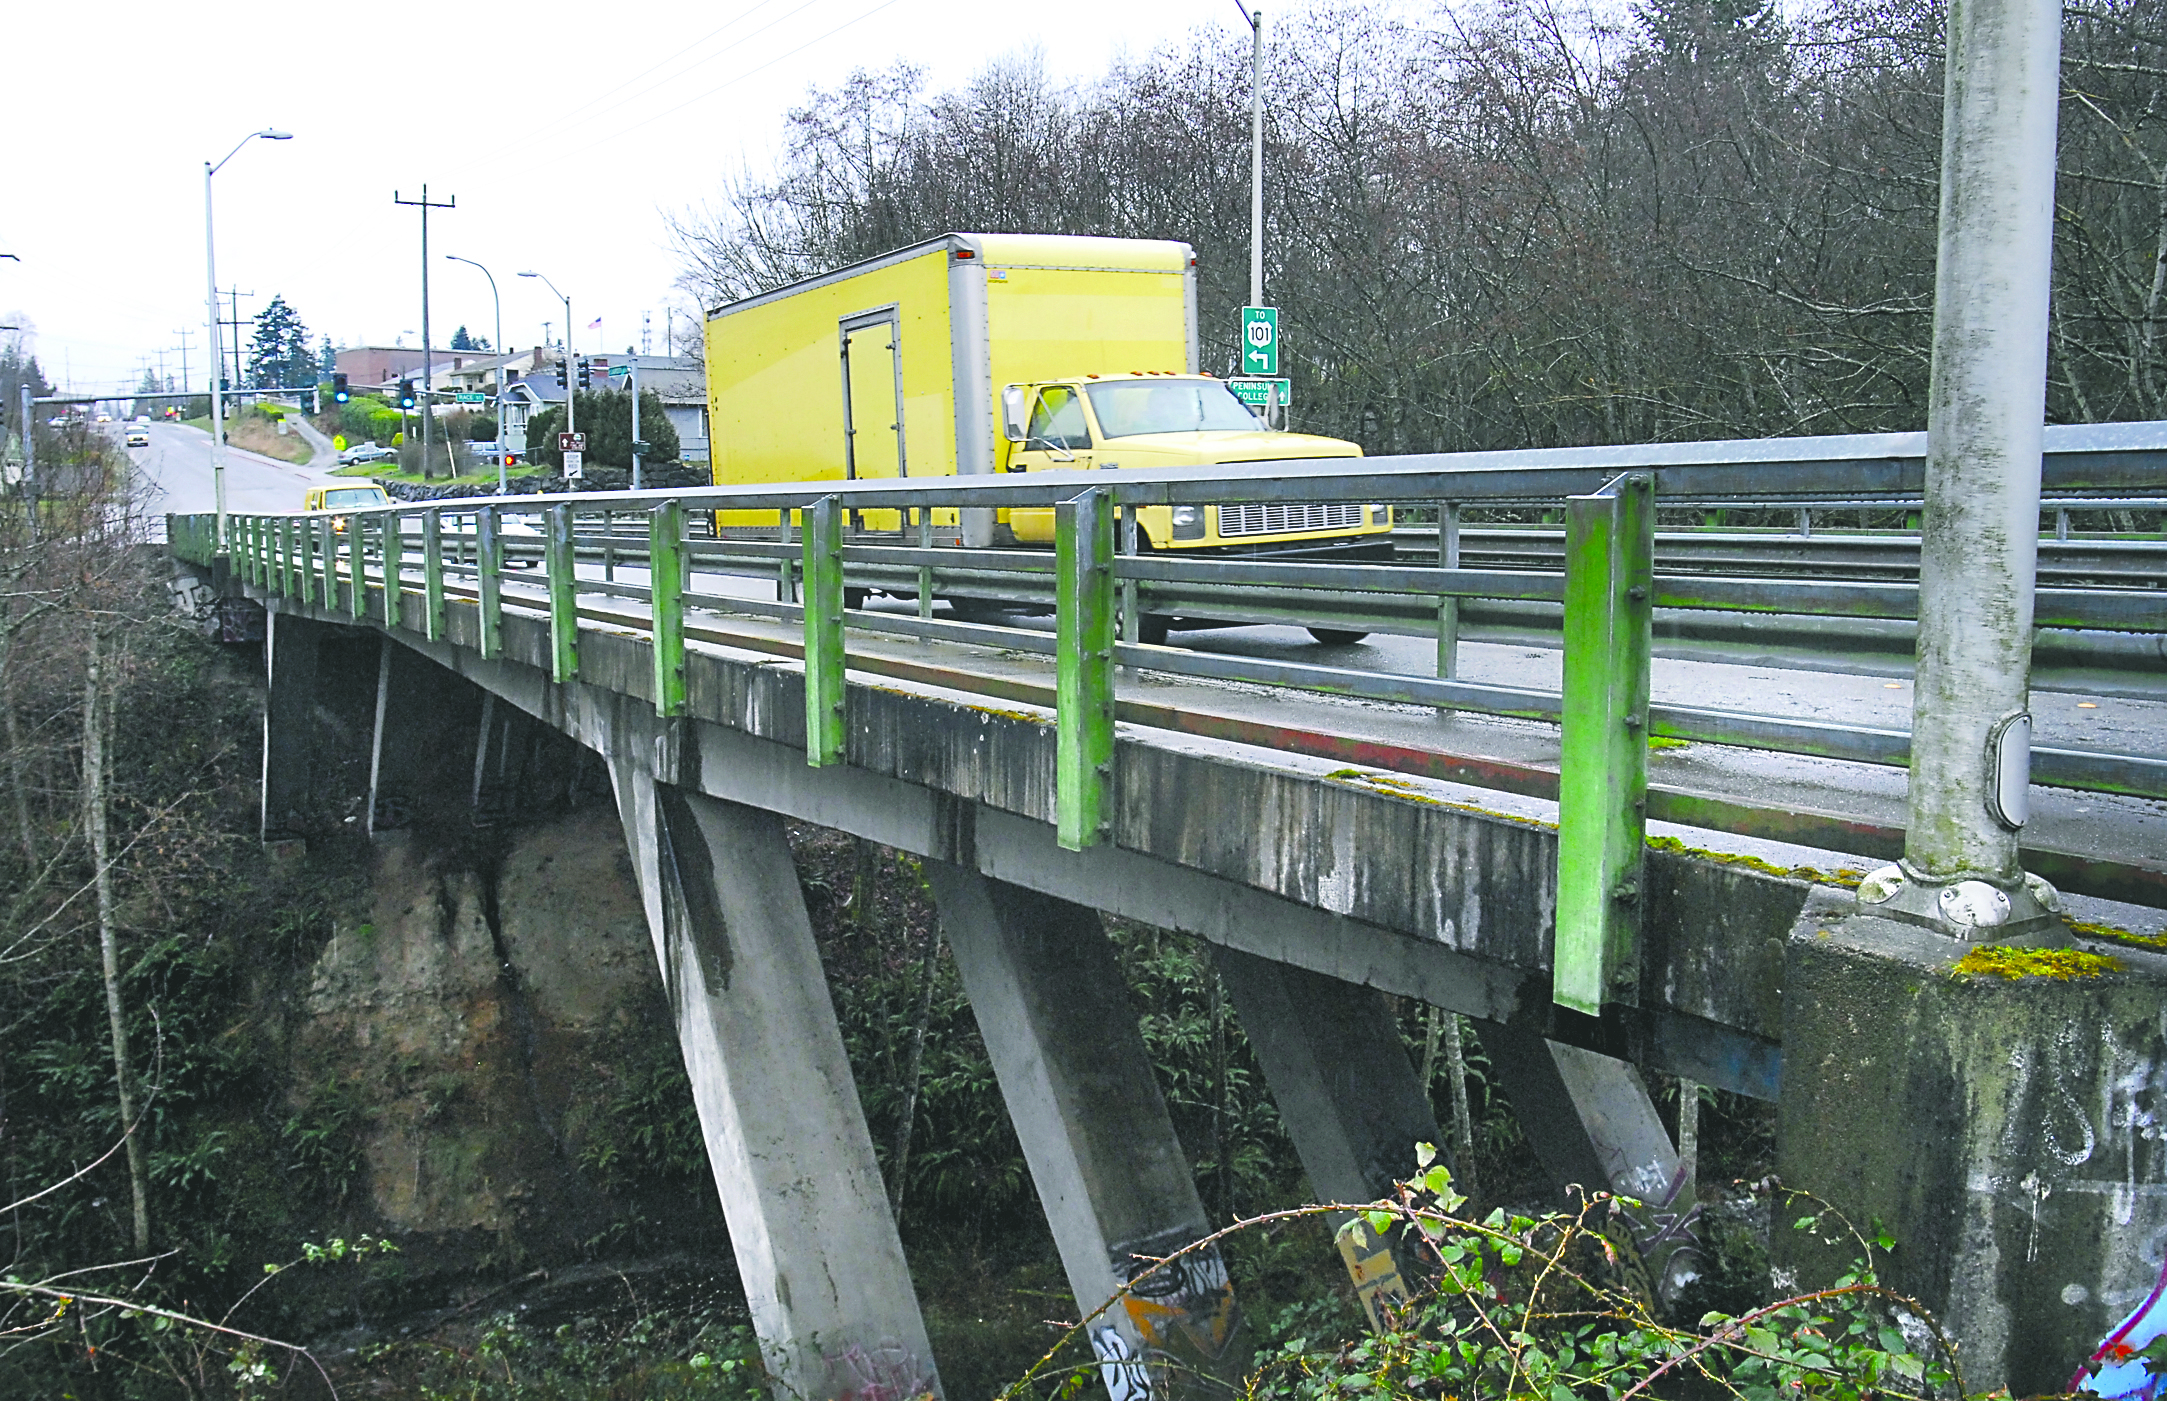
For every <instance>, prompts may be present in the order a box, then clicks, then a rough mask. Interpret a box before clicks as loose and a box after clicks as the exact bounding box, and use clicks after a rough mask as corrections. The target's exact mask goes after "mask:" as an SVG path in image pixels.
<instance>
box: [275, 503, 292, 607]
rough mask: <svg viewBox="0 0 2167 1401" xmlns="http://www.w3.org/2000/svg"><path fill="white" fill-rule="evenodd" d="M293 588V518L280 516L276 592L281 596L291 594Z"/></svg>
mask: <svg viewBox="0 0 2167 1401" xmlns="http://www.w3.org/2000/svg"><path fill="white" fill-rule="evenodd" d="M293 586H294V577H293V518H292V517H291V516H280V517H279V519H278V591H279V593H280V594H282V595H285V594H291V593H292V592H293V591H294V589H293Z"/></svg>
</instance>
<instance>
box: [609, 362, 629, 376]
mask: <svg viewBox="0 0 2167 1401" xmlns="http://www.w3.org/2000/svg"><path fill="white" fill-rule="evenodd" d="M609 377H610V378H611V379H630V378H631V377H632V367H631V366H630V365H612V366H610V367H609Z"/></svg>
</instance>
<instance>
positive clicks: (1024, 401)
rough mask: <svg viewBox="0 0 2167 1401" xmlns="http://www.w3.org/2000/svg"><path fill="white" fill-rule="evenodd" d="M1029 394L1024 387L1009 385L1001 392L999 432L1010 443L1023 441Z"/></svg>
mask: <svg viewBox="0 0 2167 1401" xmlns="http://www.w3.org/2000/svg"><path fill="white" fill-rule="evenodd" d="M1029 398H1030V395H1029V392H1028V390H1027V388H1026V386H1024V385H1021V384H1011V385H1008V386H1006V387H1004V388H1003V389H1002V390H1001V432H1002V434H1003V435H1004V436H1006V437H1007V439H1008V441H1010V442H1012V443H1020V442H1022V441H1024V438H1025V437H1026V434H1025V433H1024V421H1025V418H1026V417H1027V415H1026V414H1025V412H1024V410H1025V408H1026V407H1027V406H1028V402H1029Z"/></svg>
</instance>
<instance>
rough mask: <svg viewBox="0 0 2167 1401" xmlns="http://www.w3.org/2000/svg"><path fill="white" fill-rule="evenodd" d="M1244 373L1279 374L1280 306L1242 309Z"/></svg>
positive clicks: (1246, 307)
mask: <svg viewBox="0 0 2167 1401" xmlns="http://www.w3.org/2000/svg"><path fill="white" fill-rule="evenodd" d="M1242 373H1243V374H1245V375H1276V374H1278V373H1279V308H1278V307H1275V306H1245V307H1243V308H1242Z"/></svg>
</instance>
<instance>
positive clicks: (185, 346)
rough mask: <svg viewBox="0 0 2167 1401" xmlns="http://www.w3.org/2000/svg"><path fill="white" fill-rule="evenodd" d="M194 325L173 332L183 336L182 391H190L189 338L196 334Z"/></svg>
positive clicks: (184, 392)
mask: <svg viewBox="0 0 2167 1401" xmlns="http://www.w3.org/2000/svg"><path fill="white" fill-rule="evenodd" d="M195 333H196V332H195V328H194V327H193V326H183V327H181V328H180V329H179V330H178V331H175V332H174V333H173V334H174V335H176V336H179V337H180V338H181V393H183V394H186V393H187V392H188V338H189V337H190V336H192V335H194V334H195Z"/></svg>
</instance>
